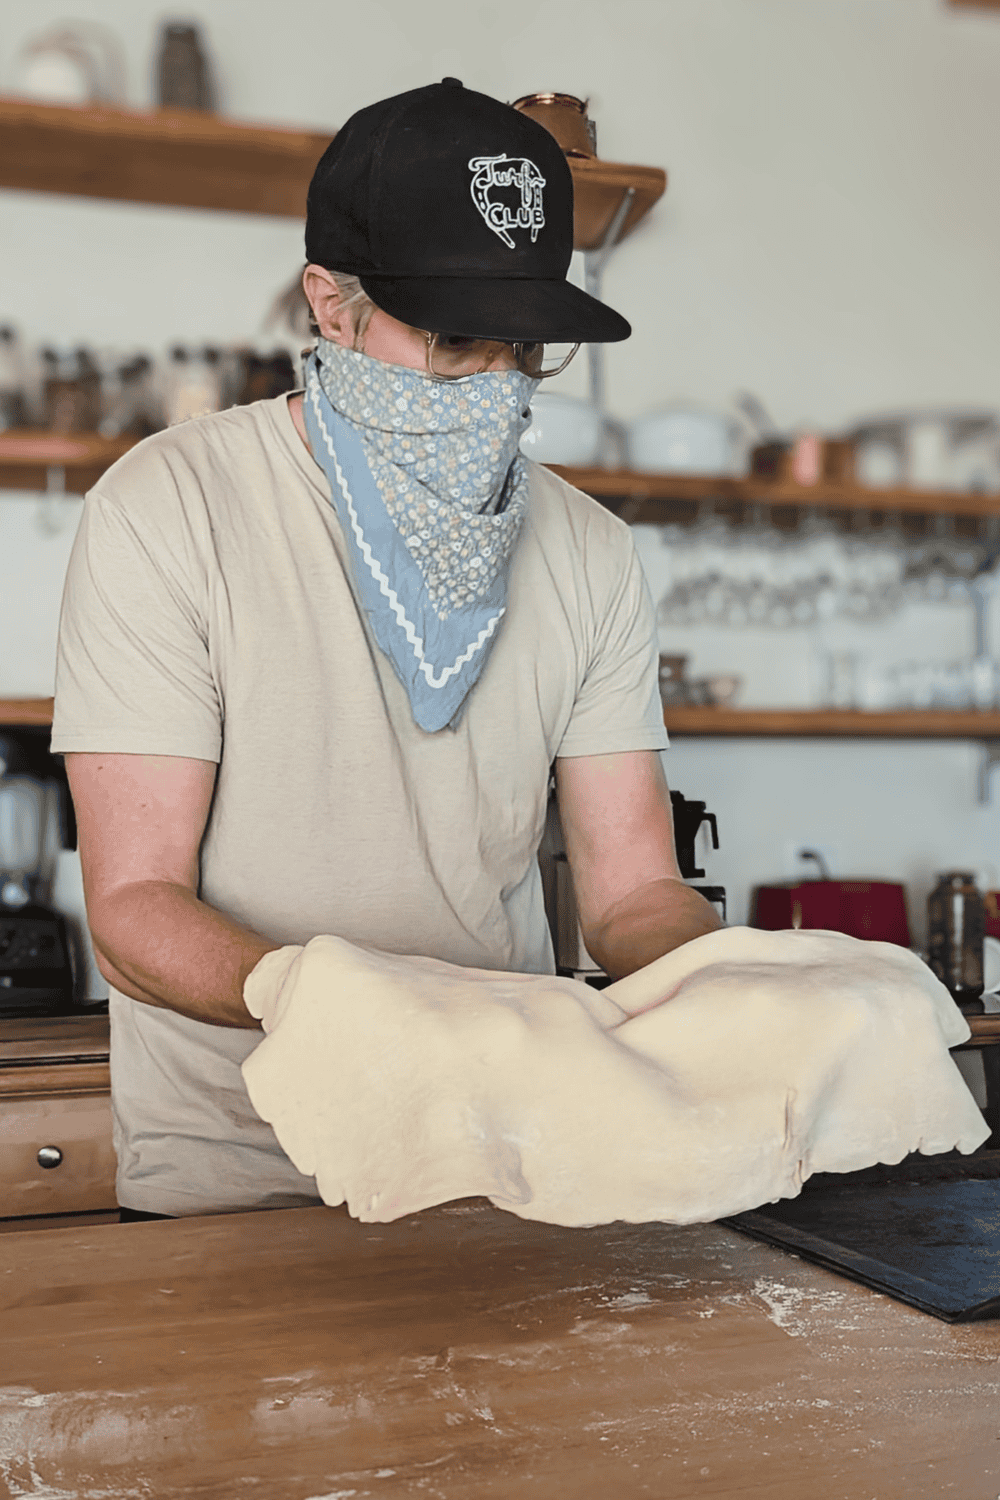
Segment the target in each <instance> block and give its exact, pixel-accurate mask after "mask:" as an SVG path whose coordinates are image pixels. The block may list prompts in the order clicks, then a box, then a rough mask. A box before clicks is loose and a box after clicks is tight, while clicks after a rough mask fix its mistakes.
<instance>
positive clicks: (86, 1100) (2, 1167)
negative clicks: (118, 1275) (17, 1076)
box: [0, 1091, 117, 1219]
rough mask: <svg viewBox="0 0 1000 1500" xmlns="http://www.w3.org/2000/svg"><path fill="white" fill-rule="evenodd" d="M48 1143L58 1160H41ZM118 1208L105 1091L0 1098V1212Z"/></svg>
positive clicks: (18, 1213) (7, 1214)
mask: <svg viewBox="0 0 1000 1500" xmlns="http://www.w3.org/2000/svg"><path fill="white" fill-rule="evenodd" d="M46 1147H48V1148H50V1150H51V1149H52V1148H54V1150H55V1151H58V1153H59V1156H60V1160H59V1161H58V1163H57V1165H54V1166H51V1167H43V1166H42V1165H41V1164H40V1162H39V1159H38V1154H39V1152H40V1151H42V1150H43V1148H46ZM116 1207H117V1199H116V1198H115V1153H114V1149H113V1147H112V1144H111V1097H110V1095H109V1094H108V1093H106V1092H98V1091H94V1092H89V1093H79V1094H75V1093H58V1094H54V1095H51V1096H47V1095H35V1096H32V1095H30V1094H19V1095H11V1094H8V1095H7V1096H6V1097H4V1098H0V1217H2V1218H5V1219H7V1218H19V1217H25V1216H28V1215H34V1214H67V1213H92V1212H96V1211H99V1210H102V1209H113V1208H116Z"/></svg>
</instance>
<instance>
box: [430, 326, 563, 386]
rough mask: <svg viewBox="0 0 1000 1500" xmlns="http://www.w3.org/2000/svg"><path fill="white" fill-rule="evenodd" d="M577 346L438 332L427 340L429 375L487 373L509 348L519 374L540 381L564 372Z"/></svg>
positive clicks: (447, 375) (445, 375)
mask: <svg viewBox="0 0 1000 1500" xmlns="http://www.w3.org/2000/svg"><path fill="white" fill-rule="evenodd" d="M579 347H580V346H579V344H542V343H519V344H506V343H501V342H500V341H499V340H496V339H478V338H473V337H471V336H469V335H466V334H461V333H439V334H435V335H433V336H429V337H428V351H429V353H430V355H431V356H432V360H431V368H432V372H433V373H434V374H436V375H439V376H443V377H445V378H446V379H448V378H450V379H454V378H456V377H457V376H462V375H478V374H480V373H482V372H483V371H485V370H487V369H488V368H489V366H490V365H491V364H492V363H493V362H494V360H495V359H496V358H497V357H498V356H499V355H500V354H501V353H502V352H503V351H504V350H505V349H512V350H513V352H514V357H515V360H516V363H517V368H518V369H519V370H520V371H521V373H522V374H524V375H531V376H534V377H535V378H536V379H541V380H544V379H546V377H547V376H549V375H557V374H558V373H559V371H560V370H563V369H565V368H566V366H567V365H568V364H569V362H570V360H571V359H572V358H573V355H574V354H575V353H576V351H577V349H578V348H579Z"/></svg>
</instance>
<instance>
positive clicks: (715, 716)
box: [663, 707, 1000, 740]
mask: <svg viewBox="0 0 1000 1500" xmlns="http://www.w3.org/2000/svg"><path fill="white" fill-rule="evenodd" d="M663 722H664V723H665V724H666V726H667V731H668V733H670V734H672V735H676V736H677V737H678V738H681V737H683V736H696V735H705V736H719V735H725V736H739V735H743V736H747V737H757V738H770V737H774V738H781V739H788V738H799V739H827V738H830V739H912V740H957V739H969V740H984V739H1000V713H980V712H977V711H975V710H973V709H890V710H884V711H880V712H864V711H862V710H859V709H839V708H682V707H672V708H665V709H664V711H663Z"/></svg>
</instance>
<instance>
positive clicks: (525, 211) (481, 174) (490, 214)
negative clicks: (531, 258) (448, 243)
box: [469, 156, 545, 250]
mask: <svg viewBox="0 0 1000 1500" xmlns="http://www.w3.org/2000/svg"><path fill="white" fill-rule="evenodd" d="M469 171H470V172H471V173H472V201H473V203H474V204H475V205H476V207H477V208H478V209H479V212H480V213H481V214H482V216H483V218H484V219H485V220H486V222H487V224H488V225H489V226H490V228H491V229H492V230H493V233H494V234H498V235H499V236H500V238H501V239H502V240H503V242H504V244H505V245H506V246H507V248H508V249H510V250H514V249H516V248H517V247H516V246H515V244H514V241H513V239H512V238H511V234H510V231H511V230H512V229H530V230H531V243H532V244H534V243H535V241H536V240H537V238H538V231H539V230H540V229H544V228H545V212H544V209H543V206H542V188H543V187H544V186H545V178H544V177H543V176H542V174H541V172H540V171H539V170H538V168H537V167H536V166H535V163H534V162H533V161H529V159H528V158H527V157H526V156H474V157H473V158H472V160H471V161H470V162H469ZM510 187H513V188H518V189H520V193H521V201H520V204H518V205H517V206H515V205H514V203H512V202H510V201H507V202H497V201H494V199H492V198H491V197H490V191H491V189H493V188H510Z"/></svg>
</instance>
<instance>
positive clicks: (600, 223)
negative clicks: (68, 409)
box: [0, 98, 667, 250]
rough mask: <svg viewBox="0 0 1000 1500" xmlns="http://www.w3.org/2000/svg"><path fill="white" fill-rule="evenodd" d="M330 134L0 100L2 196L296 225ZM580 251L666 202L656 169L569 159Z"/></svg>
mask: <svg viewBox="0 0 1000 1500" xmlns="http://www.w3.org/2000/svg"><path fill="white" fill-rule="evenodd" d="M334 134H335V132H334V131H333V130H332V129H331V130H326V131H315V130H292V129H288V128H282V127H277V126H273V125H256V124H252V123H247V122H244V121H239V120H230V119H226V118H225V117H223V116H220V115H215V114H206V113H203V112H202V111H200V110H189V109H160V110H155V111H152V112H144V111H141V110H132V109H111V108H108V107H92V106H80V105H54V104H39V103H37V102H36V101H35V100H32V99H11V98H0V187H6V188H20V189H22V190H25V191H28V192H41V193H70V194H73V195H74V196H76V197H84V198H113V199H118V200H120V201H122V200H123V201H127V202H130V203H161V204H170V205H172V206H175V207H177V206H180V207H186V208H215V209H222V210H224V211H226V212H230V213H232V212H236V213H249V214H279V215H283V216H286V217H290V218H296V219H304V218H305V211H306V190H307V188H308V186H309V180H310V178H311V177H312V174H313V171H314V169H315V167H316V163H317V162H318V161H319V159H320V157H321V156H322V154H323V152H324V151H325V150H326V148H327V146H328V145H329V144H330V141H331V140H332V139H333V136H334ZM570 169H571V170H572V173H573V182H574V188H575V205H576V212H575V235H574V242H575V245H576V248H577V249H578V250H589V249H593V248H595V247H596V246H597V245H599V244H600V243H601V241H602V240H603V238H604V234H605V231H606V230H607V228H608V225H609V224H610V222H611V219H612V217H613V216H614V213H615V210H616V209H617V208H618V205H619V204H620V202H621V200H622V195H623V193H624V192H625V191H626V189H627V188H630V187H631V188H634V190H635V198H634V199H633V202H632V206H631V208H630V210H629V213H628V216H627V218H626V220H625V224H624V227H623V229H622V231H621V233H620V234H619V239H623V238H624V237H625V235H627V234H630V233H631V231H632V230H633V229H634V228H635V226H636V224H638V222H639V220H640V219H642V218H643V217H644V216H645V215H646V214H647V213H648V212H649V210H650V209H651V208H652V206H653V204H654V203H655V202H656V201H657V199H658V198H661V197H662V196H663V193H664V191H665V189H666V185H667V174H666V173H665V172H664V171H663V170H662V169H661V168H659V167H636V166H626V165H621V164H619V163H616V162H606V161H597V160H593V161H591V160H582V159H579V158H571V159H570Z"/></svg>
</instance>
